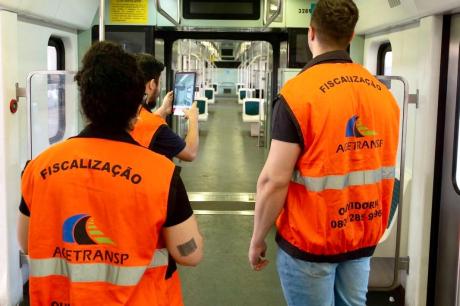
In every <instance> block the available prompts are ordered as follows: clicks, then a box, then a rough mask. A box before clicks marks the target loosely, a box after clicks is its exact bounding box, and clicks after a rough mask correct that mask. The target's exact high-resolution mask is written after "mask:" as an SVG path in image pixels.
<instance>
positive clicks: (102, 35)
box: [99, 0, 105, 41]
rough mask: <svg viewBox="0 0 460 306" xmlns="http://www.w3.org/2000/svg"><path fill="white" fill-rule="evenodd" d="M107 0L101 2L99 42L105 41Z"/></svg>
mask: <svg viewBox="0 0 460 306" xmlns="http://www.w3.org/2000/svg"><path fill="white" fill-rule="evenodd" d="M104 15H105V0H100V1H99V41H104V40H105V21H104V17H105V16H104Z"/></svg>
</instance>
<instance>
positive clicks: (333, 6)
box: [310, 0, 359, 49]
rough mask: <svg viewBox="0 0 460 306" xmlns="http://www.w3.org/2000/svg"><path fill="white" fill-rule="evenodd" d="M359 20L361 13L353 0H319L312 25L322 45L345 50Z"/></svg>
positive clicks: (312, 18) (312, 17)
mask: <svg viewBox="0 0 460 306" xmlns="http://www.w3.org/2000/svg"><path fill="white" fill-rule="evenodd" d="M358 18H359V11H358V8H357V7H356V4H355V3H354V2H353V0H319V1H318V3H317V4H316V7H315V9H314V11H313V14H312V16H311V22H310V24H311V26H312V27H313V28H315V29H316V32H317V35H318V39H319V41H320V42H321V43H323V44H326V45H328V46H333V47H339V48H341V49H345V48H346V47H347V46H348V44H349V42H350V40H351V38H352V35H353V32H354V30H355V26H356V23H357V22H358Z"/></svg>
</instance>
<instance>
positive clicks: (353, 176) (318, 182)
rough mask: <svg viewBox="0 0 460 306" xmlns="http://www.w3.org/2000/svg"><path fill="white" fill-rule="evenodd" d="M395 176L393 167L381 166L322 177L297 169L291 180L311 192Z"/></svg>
mask: <svg viewBox="0 0 460 306" xmlns="http://www.w3.org/2000/svg"><path fill="white" fill-rule="evenodd" d="M394 178H395V167H382V168H379V169H375V170H364V171H353V172H350V173H347V174H343V175H327V176H322V177H309V176H301V175H300V172H299V171H298V170H296V171H294V173H293V175H292V181H293V182H295V183H297V184H301V185H304V186H305V188H306V189H307V190H309V191H312V192H321V191H324V190H327V189H335V190H342V189H345V188H347V187H351V186H361V185H370V184H376V183H378V182H380V181H381V180H384V179H394Z"/></svg>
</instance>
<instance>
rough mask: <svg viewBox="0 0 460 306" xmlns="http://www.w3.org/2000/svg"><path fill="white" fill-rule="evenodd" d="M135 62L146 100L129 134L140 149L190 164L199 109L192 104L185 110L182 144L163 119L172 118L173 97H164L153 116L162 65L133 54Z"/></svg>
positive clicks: (196, 144) (195, 147)
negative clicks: (184, 132) (139, 71)
mask: <svg viewBox="0 0 460 306" xmlns="http://www.w3.org/2000/svg"><path fill="white" fill-rule="evenodd" d="M135 57H136V61H137V63H138V66H139V69H140V70H141V72H142V75H143V78H144V83H145V96H144V103H143V108H142V109H141V112H140V115H139V118H138V122H137V124H136V126H135V128H134V130H133V132H132V133H131V134H132V136H133V137H134V139H135V140H136V141H138V142H139V143H140V144H141V145H143V146H145V147H147V148H149V149H150V150H152V151H154V152H157V153H159V154H162V155H165V156H166V157H168V158H173V157H177V158H179V159H180V160H183V161H193V160H194V159H195V158H196V156H197V155H198V148H199V136H198V108H197V107H196V104H195V103H194V104H193V105H192V107H191V108H190V109H188V110H184V113H185V117H186V118H188V123H189V124H188V131H187V136H186V137H185V141H184V140H183V139H182V138H181V137H179V136H178V135H177V134H176V133H174V132H173V131H172V130H171V129H170V128H169V127H168V125H167V124H166V121H165V119H166V116H168V115H170V114H171V111H172V105H171V104H172V101H173V93H172V92H169V93H167V94H166V96H165V98H164V100H163V104H162V105H161V106H160V107H159V108H158V109H157V111H156V112H155V113H152V111H151V110H152V109H153V108H155V106H156V101H157V99H158V97H159V95H160V75H161V72H162V71H163V69H164V65H163V63H161V62H160V61H158V60H156V59H155V57H154V56H152V55H150V54H147V53H141V54H136V55H135Z"/></svg>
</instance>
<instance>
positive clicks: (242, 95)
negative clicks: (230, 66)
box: [240, 90, 246, 100]
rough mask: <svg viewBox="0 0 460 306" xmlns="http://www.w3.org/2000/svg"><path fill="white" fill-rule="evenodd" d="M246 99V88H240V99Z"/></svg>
mask: <svg viewBox="0 0 460 306" xmlns="http://www.w3.org/2000/svg"><path fill="white" fill-rule="evenodd" d="M244 99H246V90H241V91H240V100H244Z"/></svg>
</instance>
